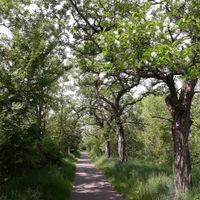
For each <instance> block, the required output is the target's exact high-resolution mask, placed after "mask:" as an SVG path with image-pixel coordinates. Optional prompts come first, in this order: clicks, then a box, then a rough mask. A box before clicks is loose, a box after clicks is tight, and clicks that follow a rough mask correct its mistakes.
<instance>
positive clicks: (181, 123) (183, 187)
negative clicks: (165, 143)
mask: <svg viewBox="0 0 200 200" xmlns="http://www.w3.org/2000/svg"><path fill="white" fill-rule="evenodd" d="M190 123H191V122H190V117H189V113H187V112H185V113H180V112H176V113H175V116H174V120H173V126H172V134H173V143H174V159H173V174H174V185H175V192H176V194H177V193H183V192H186V191H187V190H188V189H189V188H190V187H191V184H192V177H191V163H190V153H189V146H188V136H189V132H190Z"/></svg>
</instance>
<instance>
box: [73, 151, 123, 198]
mask: <svg viewBox="0 0 200 200" xmlns="http://www.w3.org/2000/svg"><path fill="white" fill-rule="evenodd" d="M71 200H123V199H122V197H121V196H120V195H119V194H118V193H117V192H116V191H115V190H114V189H113V188H112V187H111V185H110V184H109V183H108V182H107V180H106V179H105V177H104V176H103V175H102V173H101V172H100V171H99V170H97V169H96V168H95V166H94V164H92V163H91V161H90V159H89V158H88V156H87V154H86V153H81V158H80V159H79V161H78V163H77V171H76V176H75V180H74V186H73V190H72V194H71Z"/></svg>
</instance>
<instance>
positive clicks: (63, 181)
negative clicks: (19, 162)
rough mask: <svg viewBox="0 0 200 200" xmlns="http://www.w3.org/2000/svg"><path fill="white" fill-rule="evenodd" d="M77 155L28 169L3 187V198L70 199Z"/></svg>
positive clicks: (16, 199)
mask: <svg viewBox="0 0 200 200" xmlns="http://www.w3.org/2000/svg"><path fill="white" fill-rule="evenodd" d="M75 161H76V159H75V157H69V158H66V159H65V160H63V162H62V163H61V164H59V165H58V164H56V165H53V164H51V165H48V166H45V167H44V168H42V169H40V170H36V169H35V170H26V171H25V172H24V173H23V174H20V175H18V176H16V177H13V178H12V179H11V180H9V181H8V182H7V183H6V185H5V186H4V187H3V188H1V189H2V191H3V192H2V193H1V194H0V199H1V200H68V199H69V196H70V192H71V187H72V181H73V178H74V174H75Z"/></svg>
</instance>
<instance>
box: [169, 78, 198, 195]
mask: <svg viewBox="0 0 200 200" xmlns="http://www.w3.org/2000/svg"><path fill="white" fill-rule="evenodd" d="M196 83H197V79H189V80H185V81H184V83H183V85H182V88H181V93H180V95H179V96H178V95H177V92H176V90H175V87H174V86H173V87H172V85H173V84H172V82H171V84H169V85H170V87H169V88H170V96H168V97H167V98H166V103H167V106H168V108H169V110H170V112H171V114H172V117H173V123H172V136H173V150H174V158H173V175H174V186H175V192H176V194H180V193H185V192H187V191H188V189H190V187H191V186H192V176H191V162H190V152H189V145H188V138H189V133H190V127H191V124H192V121H191V118H190V111H191V103H192V99H193V96H194V94H195V92H194V88H195V86H196ZM169 85H168V86H169ZM174 90H175V91H174Z"/></svg>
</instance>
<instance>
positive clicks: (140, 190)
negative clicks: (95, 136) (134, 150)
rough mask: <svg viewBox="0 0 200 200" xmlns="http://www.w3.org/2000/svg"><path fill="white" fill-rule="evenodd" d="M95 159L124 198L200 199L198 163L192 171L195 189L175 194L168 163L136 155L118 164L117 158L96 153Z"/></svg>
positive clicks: (134, 199)
mask: <svg viewBox="0 0 200 200" xmlns="http://www.w3.org/2000/svg"><path fill="white" fill-rule="evenodd" d="M95 163H96V166H97V167H98V168H99V169H100V170H102V171H103V173H104V174H105V176H106V177H107V178H108V180H109V181H110V182H111V184H112V185H113V186H114V187H115V188H116V190H117V191H119V192H120V193H121V194H122V196H123V197H124V199H125V200H154V199H156V200H198V199H199V192H200V190H199V188H200V185H199V172H198V167H199V166H198V167H196V168H195V170H194V172H193V175H194V177H195V179H196V180H195V181H194V185H193V189H192V190H191V191H190V192H189V193H188V194H184V195H182V196H180V197H177V198H176V197H175V196H174V189H173V184H172V183H173V180H172V177H171V173H172V172H171V167H170V166H169V165H166V164H156V163H154V162H153V161H144V160H136V159H133V160H129V161H128V162H126V163H123V164H122V165H119V164H117V159H114V158H113V159H111V160H109V161H108V160H106V159H105V158H104V157H101V158H99V157H96V159H95Z"/></svg>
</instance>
